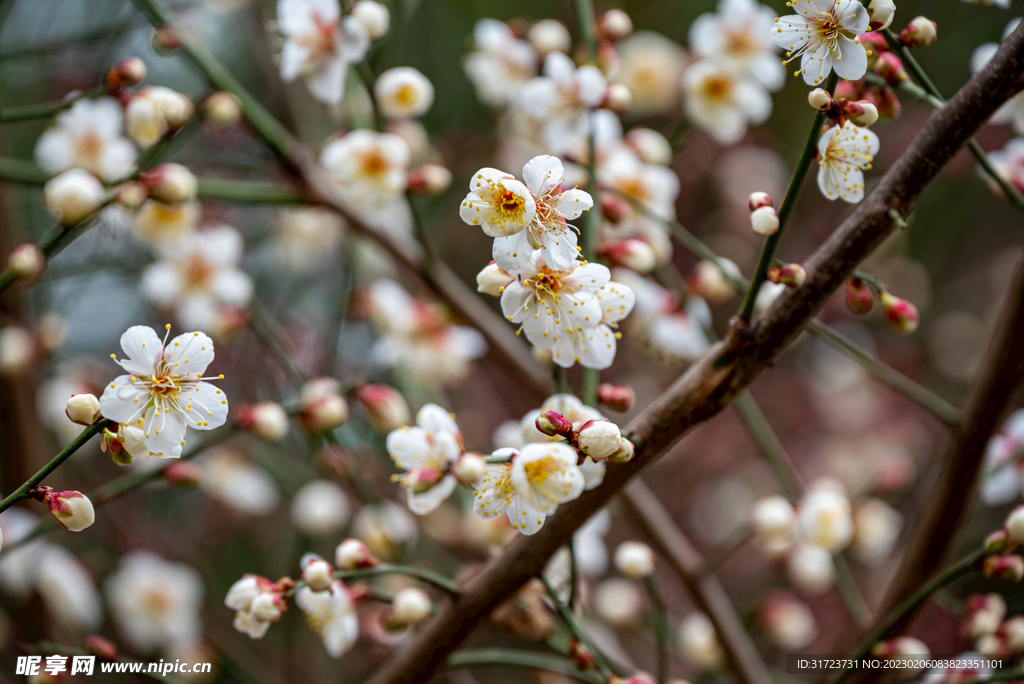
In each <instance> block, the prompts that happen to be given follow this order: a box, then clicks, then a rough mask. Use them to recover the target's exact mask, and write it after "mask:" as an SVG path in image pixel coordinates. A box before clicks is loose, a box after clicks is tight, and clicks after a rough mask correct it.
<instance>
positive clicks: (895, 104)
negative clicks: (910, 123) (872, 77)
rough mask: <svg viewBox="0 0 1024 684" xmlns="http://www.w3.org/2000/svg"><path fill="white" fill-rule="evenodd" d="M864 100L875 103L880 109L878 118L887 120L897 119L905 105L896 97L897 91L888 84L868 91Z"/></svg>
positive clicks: (877, 108) (876, 107)
mask: <svg viewBox="0 0 1024 684" xmlns="http://www.w3.org/2000/svg"><path fill="white" fill-rule="evenodd" d="M864 101H865V102H870V103H871V104H873V105H874V106H875V109H876V110H878V118H879V119H883V120H886V121H888V120H890V119H895V118H896V117H898V116H899V115H900V114H901V113H902V112H903V105H901V104H900V99H899V98H898V97H896V92H895V91H894V90H893V89H892V88H889V87H887V86H886V87H882V88H872V89H871V90H868V91H866V92H865V93H864Z"/></svg>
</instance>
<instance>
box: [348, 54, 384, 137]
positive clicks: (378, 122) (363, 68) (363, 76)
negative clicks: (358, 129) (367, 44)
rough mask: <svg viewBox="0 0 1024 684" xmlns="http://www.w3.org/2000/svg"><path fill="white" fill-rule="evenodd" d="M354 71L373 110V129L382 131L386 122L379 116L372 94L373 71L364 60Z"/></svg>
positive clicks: (374, 95)
mask: <svg viewBox="0 0 1024 684" xmlns="http://www.w3.org/2000/svg"><path fill="white" fill-rule="evenodd" d="M355 70H356V71H357V72H359V80H360V81H362V82H363V88H365V89H366V97H367V98H368V99H369V100H370V107H372V108H373V127H374V128H375V129H377V130H378V131H383V130H384V129H385V128H386V126H387V122H386V121H385V120H384V115H383V114H381V111H380V107H378V106H377V96H376V94H375V93H374V90H373V85H374V80H375V79H374V77H373V71H371V70H370V65H369V64H367V63H366V60H363V61H362V62H360V63H359V64H358V65H357V66H356V67H355Z"/></svg>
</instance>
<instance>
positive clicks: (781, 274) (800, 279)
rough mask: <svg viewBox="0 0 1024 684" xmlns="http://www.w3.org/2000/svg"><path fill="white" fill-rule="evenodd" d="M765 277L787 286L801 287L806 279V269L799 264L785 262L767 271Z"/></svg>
mask: <svg viewBox="0 0 1024 684" xmlns="http://www.w3.org/2000/svg"><path fill="white" fill-rule="evenodd" d="M767 278H768V280H769V281H771V282H773V283H779V284H781V285H785V286H787V287H794V288H796V287H801V286H802V285H803V284H804V282H806V280H807V270H806V269H804V267H803V266H801V265H800V264H786V265H785V266H779V267H778V268H773V269H770V270H769V271H768V274H767Z"/></svg>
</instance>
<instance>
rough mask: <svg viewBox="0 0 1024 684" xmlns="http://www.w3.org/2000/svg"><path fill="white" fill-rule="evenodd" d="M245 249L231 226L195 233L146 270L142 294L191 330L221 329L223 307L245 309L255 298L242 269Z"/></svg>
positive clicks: (240, 238) (142, 282)
mask: <svg viewBox="0 0 1024 684" xmlns="http://www.w3.org/2000/svg"><path fill="white" fill-rule="evenodd" d="M243 248H244V243H243V241H242V236H241V235H240V234H239V233H238V231H237V230H235V229H234V228H232V227H230V226H217V227H215V228H207V229H204V230H201V231H197V232H194V233H190V234H188V235H186V236H185V237H184V239H183V240H182V241H181V243H179V245H178V246H177V248H175V249H165V250H164V258H163V259H162V260H160V261H157V262H156V263H153V264H151V265H150V266H147V267H146V270H145V271H143V273H142V280H141V285H142V292H143V294H145V295H146V297H148V298H149V300H150V301H152V302H153V303H155V304H157V305H159V306H163V307H169V308H173V309H174V311H175V313H176V316H177V318H178V320H179V321H181V324H182V325H184V326H185V327H188V328H205V329H212V328H215V327H216V325H217V319H218V315H219V312H220V311H221V309H222V307H225V306H235V307H244V306H245V305H246V304H248V303H249V298H250V297H251V296H252V281H251V280H250V279H249V276H247V275H246V274H245V272H244V271H242V270H241V269H240V268H238V263H239V262H240V261H241V259H242V250H243Z"/></svg>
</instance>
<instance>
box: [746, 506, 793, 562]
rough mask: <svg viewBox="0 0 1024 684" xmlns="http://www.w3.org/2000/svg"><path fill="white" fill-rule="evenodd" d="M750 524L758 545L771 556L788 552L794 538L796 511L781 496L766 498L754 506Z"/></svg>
mask: <svg viewBox="0 0 1024 684" xmlns="http://www.w3.org/2000/svg"><path fill="white" fill-rule="evenodd" d="M750 522H751V524H752V525H753V527H754V532H755V533H756V534H757V542H758V544H759V545H760V546H761V548H762V549H763V550H764V551H765V552H766V553H769V554H771V555H776V554H778V553H780V552H783V551H786V550H788V549H789V547H790V546H791V545H792V543H793V540H794V538H795V536H796V511H795V510H794V508H793V504H791V503H789V501H787V500H786V499H785V498H784V497H781V496H777V495H776V496H768V497H765V498H763V499H761V500H759V501H758V502H757V503H756V504H754V508H753V510H752V511H751V513H750Z"/></svg>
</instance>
